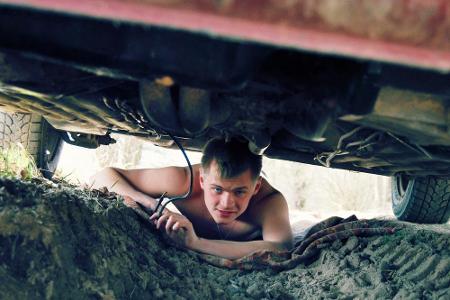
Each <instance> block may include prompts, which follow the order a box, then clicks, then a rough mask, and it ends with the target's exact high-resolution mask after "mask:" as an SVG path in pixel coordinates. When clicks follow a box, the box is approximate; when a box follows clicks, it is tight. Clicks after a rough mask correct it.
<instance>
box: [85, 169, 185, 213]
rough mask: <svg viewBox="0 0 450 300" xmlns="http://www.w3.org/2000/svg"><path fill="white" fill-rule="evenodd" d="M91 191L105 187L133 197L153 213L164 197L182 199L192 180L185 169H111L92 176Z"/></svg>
mask: <svg viewBox="0 0 450 300" xmlns="http://www.w3.org/2000/svg"><path fill="white" fill-rule="evenodd" d="M88 186H89V187H92V188H97V189H99V188H103V187H106V188H107V189H108V190H109V191H110V192H115V193H117V194H119V195H122V196H125V197H130V198H131V199H132V200H134V201H136V202H139V203H141V204H142V205H144V206H146V207H149V208H151V209H154V208H155V206H156V200H155V199H154V198H153V197H158V196H160V195H161V194H162V193H164V192H167V196H174V195H181V194H183V193H186V191H187V190H188V189H189V176H188V175H187V173H186V170H185V168H179V167H167V168H160V169H130V170H124V169H119V168H112V167H108V168H105V169H103V170H101V171H100V172H98V173H96V174H95V175H93V176H92V177H91V178H90V180H89V183H88Z"/></svg>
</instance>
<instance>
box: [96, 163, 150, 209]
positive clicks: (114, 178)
mask: <svg viewBox="0 0 450 300" xmlns="http://www.w3.org/2000/svg"><path fill="white" fill-rule="evenodd" d="M90 187H92V188H97V189H99V188H103V187H106V188H107V189H108V191H110V192H114V193H117V194H119V195H122V196H128V197H130V198H132V199H133V200H135V201H137V202H140V203H141V204H143V205H145V206H147V207H150V208H151V209H154V208H155V206H156V200H154V199H153V198H152V197H150V196H148V195H146V194H144V193H142V192H141V191H139V190H137V189H135V188H134V187H133V186H132V185H131V184H130V183H129V182H128V181H127V180H126V179H125V178H124V177H123V176H122V175H121V174H120V173H119V172H118V171H117V170H115V169H114V168H105V169H103V170H102V171H100V172H98V173H97V174H95V175H94V176H92V177H91V178H90Z"/></svg>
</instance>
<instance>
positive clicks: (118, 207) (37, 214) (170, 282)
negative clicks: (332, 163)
mask: <svg viewBox="0 0 450 300" xmlns="http://www.w3.org/2000/svg"><path fill="white" fill-rule="evenodd" d="M151 297H154V298H164V299H185V298H188V299H211V298H216V299H255V298H256V299H261V298H267V299H291V298H292V299H294V298H302V299H305V298H312V299H320V298H338V299H339V298H348V297H350V298H354V297H358V298H379V299H385V298H397V299H417V298H425V299H448V298H450V226H449V225H448V224H447V225H442V226H424V225H408V226H407V227H406V229H403V230H401V231H400V232H398V233H396V234H394V235H391V236H381V237H372V238H356V237H352V238H350V239H348V240H347V241H345V242H340V241H337V242H335V243H333V244H332V245H329V246H328V247H326V248H324V249H323V250H322V251H321V253H320V255H319V257H318V258H317V260H316V261H315V262H313V263H312V264H310V265H308V266H304V265H300V266H298V267H297V268H295V269H292V270H288V271H284V272H280V273H277V272H274V271H272V270H265V271H253V272H248V271H247V272H242V271H238V270H227V269H221V268H217V267H213V266H211V265H208V264H206V263H204V262H201V261H200V260H199V259H198V257H197V256H196V255H194V254H190V253H187V252H185V251H181V250H177V249H174V248H172V247H168V246H167V245H166V244H165V243H164V242H163V241H162V240H161V239H160V238H159V236H158V234H157V233H156V232H155V231H153V229H152V228H150V227H148V225H147V224H145V223H143V222H141V221H140V219H139V218H138V217H137V216H136V214H135V213H134V212H133V211H132V210H130V209H129V208H127V207H125V206H124V205H122V204H121V202H120V199H118V198H117V197H115V196H111V195H109V196H108V195H101V194H99V192H96V191H92V192H89V191H83V190H81V189H78V188H76V187H73V186H69V185H67V184H62V183H60V184H54V183H48V182H43V181H40V180H35V181H33V182H21V181H16V180H8V179H0V298H1V299H19V298H20V299H24V298H28V299H41V298H46V299H61V298H64V299H87V298H89V299H91V298H93V299H96V298H99V299H148V298H151Z"/></svg>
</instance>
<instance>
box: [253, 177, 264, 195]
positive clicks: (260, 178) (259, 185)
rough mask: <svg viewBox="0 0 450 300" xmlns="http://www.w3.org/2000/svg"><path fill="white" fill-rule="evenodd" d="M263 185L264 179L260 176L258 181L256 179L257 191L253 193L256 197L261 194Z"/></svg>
mask: <svg viewBox="0 0 450 300" xmlns="http://www.w3.org/2000/svg"><path fill="white" fill-rule="evenodd" d="M261 185H262V177H261V176H259V177H258V179H256V185H255V191H254V192H253V195H256V194H257V193H258V192H259V189H260V188H261Z"/></svg>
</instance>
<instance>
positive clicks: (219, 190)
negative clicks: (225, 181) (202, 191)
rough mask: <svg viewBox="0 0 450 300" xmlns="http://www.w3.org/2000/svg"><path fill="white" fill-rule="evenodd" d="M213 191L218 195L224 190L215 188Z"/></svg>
mask: <svg viewBox="0 0 450 300" xmlns="http://www.w3.org/2000/svg"><path fill="white" fill-rule="evenodd" d="M213 190H214V192H215V193H217V194H220V193H222V189H221V188H220V187H214V188H213Z"/></svg>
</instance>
